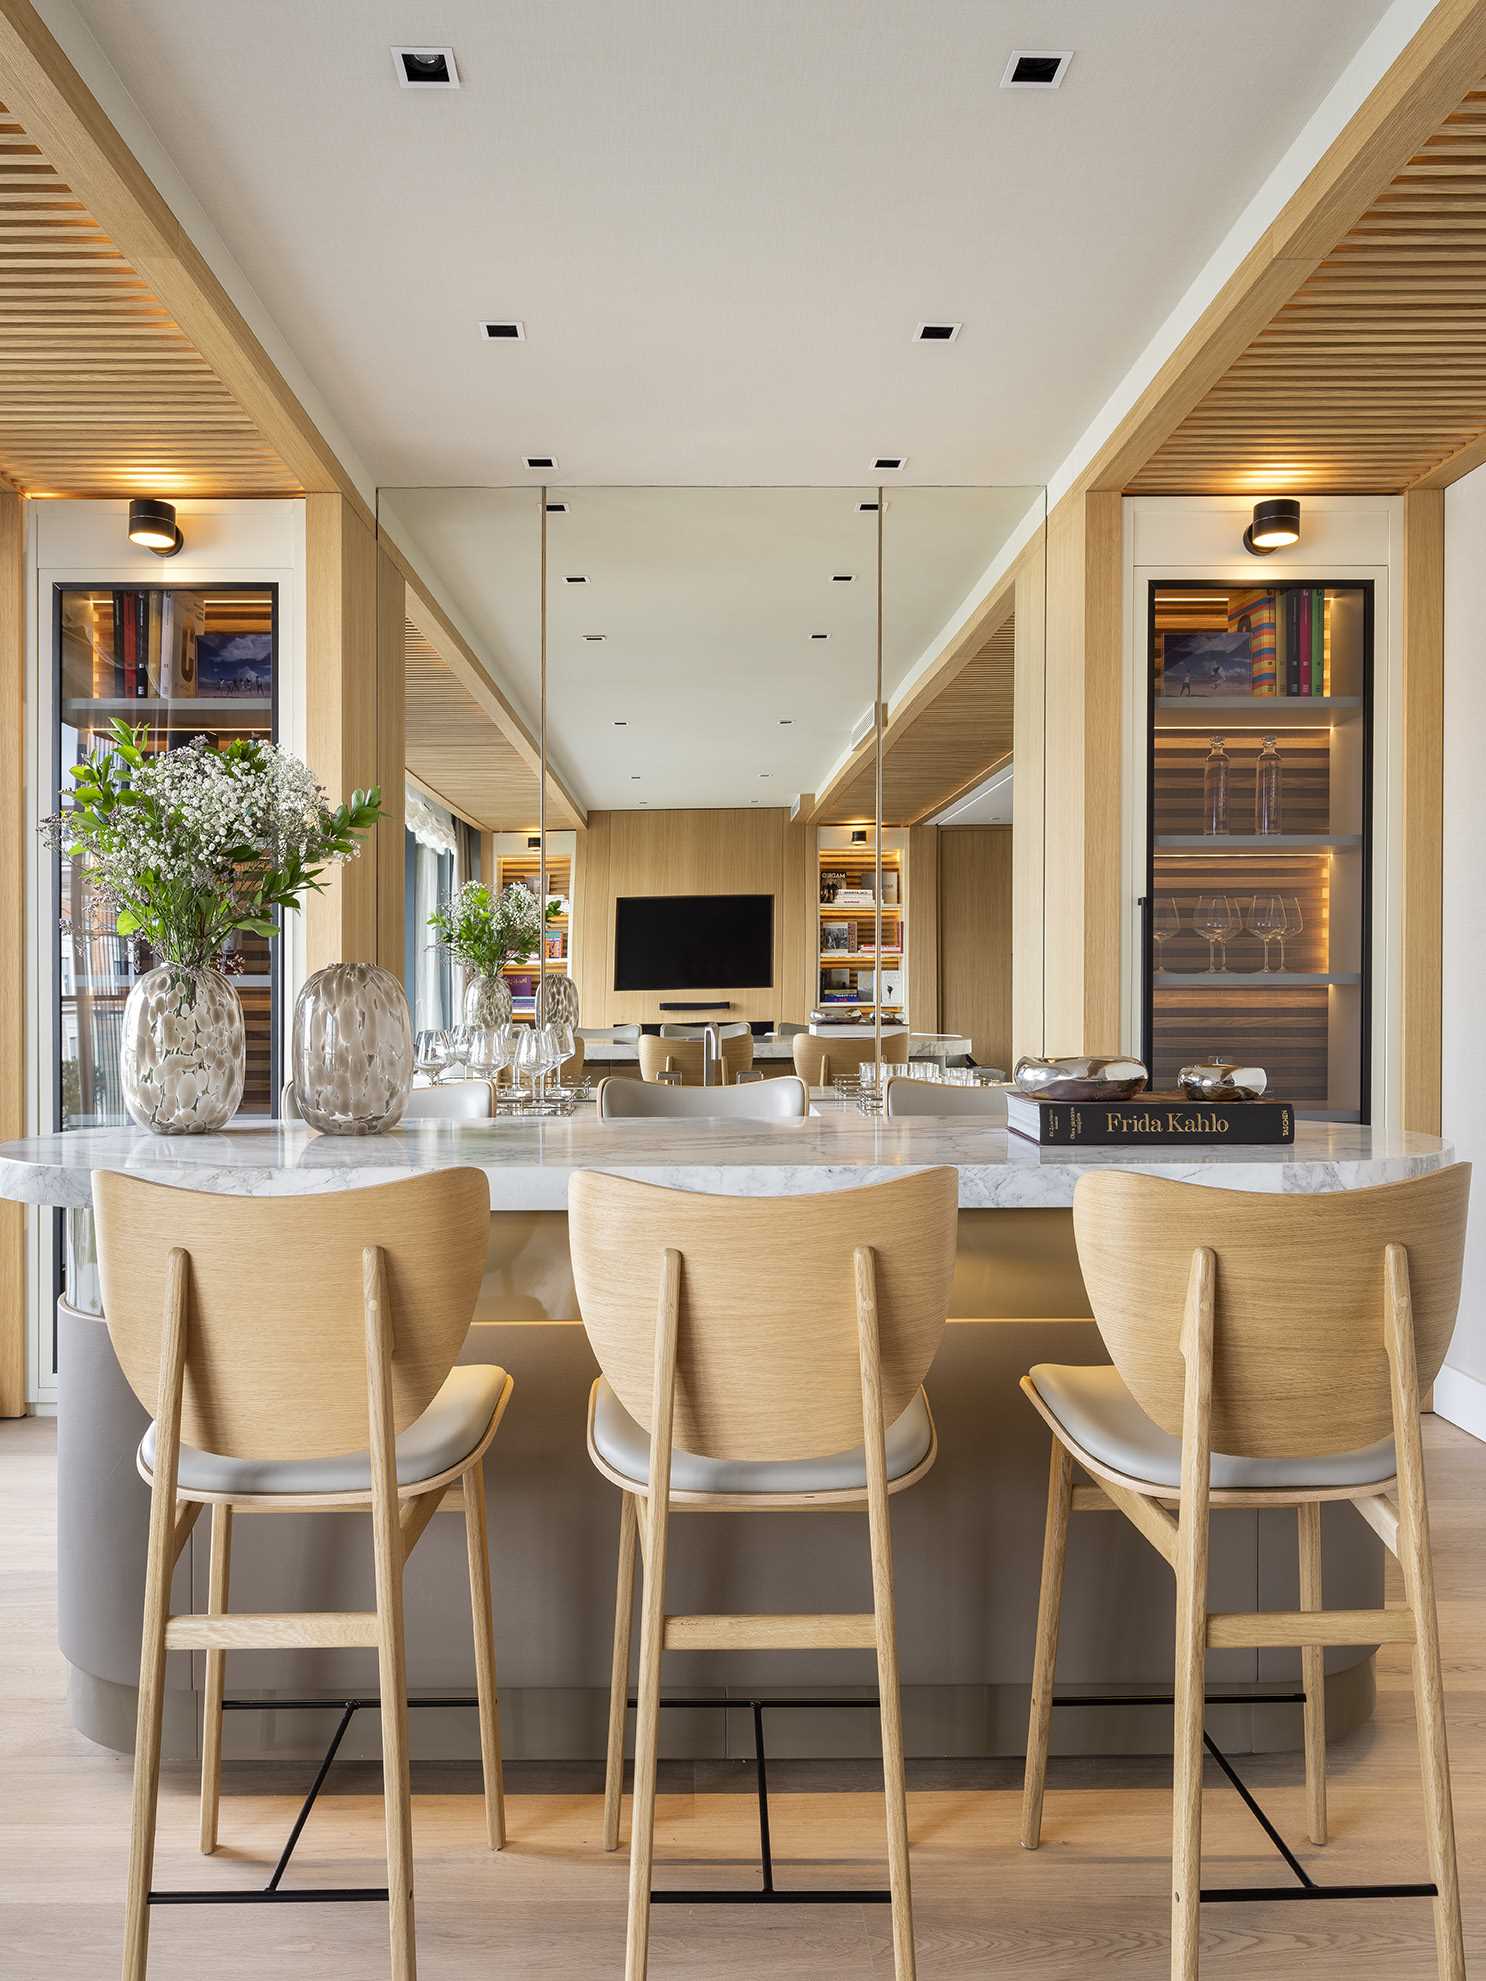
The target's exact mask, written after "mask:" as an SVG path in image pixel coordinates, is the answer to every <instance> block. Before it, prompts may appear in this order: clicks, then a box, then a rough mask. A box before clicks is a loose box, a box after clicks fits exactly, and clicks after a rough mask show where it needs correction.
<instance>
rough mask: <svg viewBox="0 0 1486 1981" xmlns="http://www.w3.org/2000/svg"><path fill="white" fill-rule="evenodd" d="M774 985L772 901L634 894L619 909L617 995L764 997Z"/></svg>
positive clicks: (728, 896)
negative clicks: (743, 993)
mask: <svg viewBox="0 0 1486 1981" xmlns="http://www.w3.org/2000/svg"><path fill="white" fill-rule="evenodd" d="M773 981H774V897H773V895H772V894H629V895H621V896H620V898H619V899H618V901H616V903H615V904H614V988H615V990H617V991H649V990H655V991H661V990H665V991H669V990H675V991H683V990H721V989H726V990H757V989H762V988H764V987H766V986H768V985H770V984H772V983H773Z"/></svg>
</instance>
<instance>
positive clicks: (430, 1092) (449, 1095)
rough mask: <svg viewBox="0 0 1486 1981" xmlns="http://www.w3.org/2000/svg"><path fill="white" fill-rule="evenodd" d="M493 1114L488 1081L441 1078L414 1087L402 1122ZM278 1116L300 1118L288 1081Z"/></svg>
mask: <svg viewBox="0 0 1486 1981" xmlns="http://www.w3.org/2000/svg"><path fill="white" fill-rule="evenodd" d="M570 1063H571V1062H570ZM494 1113H495V1089H494V1087H492V1085H491V1084H490V1082H489V1081H488V1080H445V1081H443V1082H442V1083H441V1084H440V1085H439V1086H437V1087H414V1089H413V1091H412V1092H411V1093H410V1094H409V1095H408V1104H407V1106H406V1107H405V1108H404V1109H403V1115H402V1118H403V1120H404V1121H489V1120H490V1118H491V1116H492V1115H493V1114H494ZM279 1118H280V1120H282V1121H302V1120H303V1119H304V1116H303V1115H302V1114H301V1113H300V1111H299V1101H298V1099H297V1097H296V1095H295V1092H294V1082H293V1081H292V1080H286V1081H285V1082H284V1091H283V1093H282V1095H281V1096H280V1098H279Z"/></svg>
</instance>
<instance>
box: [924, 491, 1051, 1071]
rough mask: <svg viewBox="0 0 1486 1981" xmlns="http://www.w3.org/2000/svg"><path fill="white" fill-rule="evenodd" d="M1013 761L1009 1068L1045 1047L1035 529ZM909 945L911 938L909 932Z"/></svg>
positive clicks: (1042, 573)
mask: <svg viewBox="0 0 1486 1981" xmlns="http://www.w3.org/2000/svg"><path fill="white" fill-rule="evenodd" d="M1013 638H1014V639H1015V641H1016V649H1015V654H1014V658H1013V663H1012V667H1013V686H1012V710H1011V717H1012V748H1011V760H1012V764H1013V766H1014V771H1013V774H1014V776H1015V779H1016V795H1015V799H1014V802H1013V813H1012V818H1013V830H1012V836H1011V1051H1012V1064H1013V1065H1015V1063H1016V1061H1017V1060H1018V1059H1019V1058H1020V1057H1021V1056H1022V1055H1023V1054H1025V1053H1031V1054H1034V1055H1036V1054H1040V1053H1041V1052H1042V1050H1043V1043H1044V1031H1043V995H1042V993H1043V946H1044V943H1045V940H1046V933H1047V931H1046V925H1045V922H1044V917H1043V879H1044V875H1043V803H1044V779H1043V743H1044V733H1043V732H1044V712H1045V704H1044V698H1045V696H1046V693H1047V651H1046V649H1047V543H1046V532H1045V531H1043V530H1039V531H1038V533H1037V536H1036V537H1035V538H1034V540H1033V542H1032V543H1031V544H1029V545H1028V547H1027V550H1026V552H1024V554H1023V556H1022V558H1021V560H1020V563H1019V567H1018V570H1017V581H1016V629H1015V632H1014V634H1013ZM909 939H910V941H911V940H912V937H911V935H910V938H909ZM1008 1070H1009V1069H1008Z"/></svg>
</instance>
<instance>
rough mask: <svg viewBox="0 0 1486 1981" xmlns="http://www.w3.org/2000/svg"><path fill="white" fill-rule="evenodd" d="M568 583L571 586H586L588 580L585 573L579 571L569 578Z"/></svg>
mask: <svg viewBox="0 0 1486 1981" xmlns="http://www.w3.org/2000/svg"><path fill="white" fill-rule="evenodd" d="M566 582H567V583H568V584H570V585H586V584H587V583H588V578H587V576H586V574H585V573H584V572H582V571H578V572H575V573H574V574H573V576H572V577H570V578H568V579H567V580H566Z"/></svg>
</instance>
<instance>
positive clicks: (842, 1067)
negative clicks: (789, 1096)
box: [790, 1030, 908, 1087]
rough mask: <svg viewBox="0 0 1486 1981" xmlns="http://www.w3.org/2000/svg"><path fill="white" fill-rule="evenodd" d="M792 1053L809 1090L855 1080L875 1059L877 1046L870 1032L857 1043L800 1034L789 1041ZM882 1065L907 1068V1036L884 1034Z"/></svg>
mask: <svg viewBox="0 0 1486 1981" xmlns="http://www.w3.org/2000/svg"><path fill="white" fill-rule="evenodd" d="M790 1050H791V1051H792V1052H793V1053H794V1056H795V1071H796V1073H798V1074H799V1076H800V1078H801V1079H802V1080H803V1081H804V1082H805V1085H806V1086H807V1087H829V1086H830V1084H831V1082H832V1081H833V1080H854V1079H855V1078H856V1076H857V1068H858V1067H859V1066H860V1065H861V1064H862V1062H863V1061H864V1060H868V1059H872V1058H875V1056H876V1051H877V1044H876V1040H875V1039H874V1037H873V1035H872V1033H871V1032H870V1031H869V1030H864V1031H863V1032H862V1034H861V1036H860V1038H854V1039H853V1038H843V1037H841V1036H840V1035H839V1034H838V1035H837V1036H836V1037H835V1038H832V1037H830V1036H827V1037H824V1038H818V1037H817V1036H816V1035H815V1034H814V1033H813V1032H797V1033H796V1034H795V1036H794V1038H793V1039H792V1040H791V1041H790ZM882 1063H883V1065H884V1066H906V1065H907V1064H908V1034H907V1032H885V1033H884V1034H883V1038H882Z"/></svg>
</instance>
